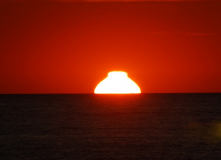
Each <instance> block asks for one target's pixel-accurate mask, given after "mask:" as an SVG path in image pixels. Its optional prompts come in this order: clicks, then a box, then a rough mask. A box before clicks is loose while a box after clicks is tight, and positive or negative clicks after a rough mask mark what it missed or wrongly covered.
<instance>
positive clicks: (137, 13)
mask: <svg viewBox="0 0 221 160" xmlns="http://www.w3.org/2000/svg"><path fill="white" fill-rule="evenodd" d="M92 1H93V0H92ZM103 1H104V0H103ZM110 1H111V0H110ZM113 70H123V71H126V72H127V73H128V76H129V77H130V78H131V79H133V80H134V81H135V82H136V83H137V84H138V85H139V86H140V88H141V91H142V92H143V93H174V92H175V93H180V92H181V93H186V92H187V93H189V92H191V93H192V92H221V2H220V1H211V0H210V1H191V0H190V1H188V0H187V1H184V0H183V1H166V0H160V1H143V2H135V1H134V2H129V1H127V2H102V0H101V1H100V2H86V1H84V2H74V0H73V1H72V0H69V1H68V0H63V1H62V0H60V1H59V0H57V1H52V0H51V1H40V0H39V1H38V0H32V1H26V0H10V1H4V0H0V93H2V94H3V93H93V91H94V88H95V87H96V85H97V84H98V83H99V82H100V81H101V80H102V79H104V78H105V77H106V76H107V73H108V72H109V71H113Z"/></svg>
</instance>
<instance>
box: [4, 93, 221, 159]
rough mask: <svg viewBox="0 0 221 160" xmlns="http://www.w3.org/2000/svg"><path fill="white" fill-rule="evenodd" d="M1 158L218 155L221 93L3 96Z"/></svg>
mask: <svg viewBox="0 0 221 160" xmlns="http://www.w3.org/2000/svg"><path fill="white" fill-rule="evenodd" d="M0 159H1V160H103V159H104V160H105V159H113V160H115V159H116V160H184V159H185V160H194V159H197V160H215V159H216V160H218V159H221V94H205V93H204V94H138V95H136V94H135V95H95V94H48V95H46V94H43V95H0Z"/></svg>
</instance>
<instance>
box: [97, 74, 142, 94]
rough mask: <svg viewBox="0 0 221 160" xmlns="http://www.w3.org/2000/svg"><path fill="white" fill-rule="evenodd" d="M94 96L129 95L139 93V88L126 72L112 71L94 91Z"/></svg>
mask: <svg viewBox="0 0 221 160" xmlns="http://www.w3.org/2000/svg"><path fill="white" fill-rule="evenodd" d="M94 93H96V94H130V93H141V91H140V88H139V86H138V85H137V84H136V83H135V82H134V81H133V80H131V79H130V78H129V77H128V76H127V73H126V72H122V71H112V72H109V73H108V76H107V77H106V78H105V79H104V80H103V81H101V82H100V83H99V84H98V85H97V87H96V88H95V90H94Z"/></svg>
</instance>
